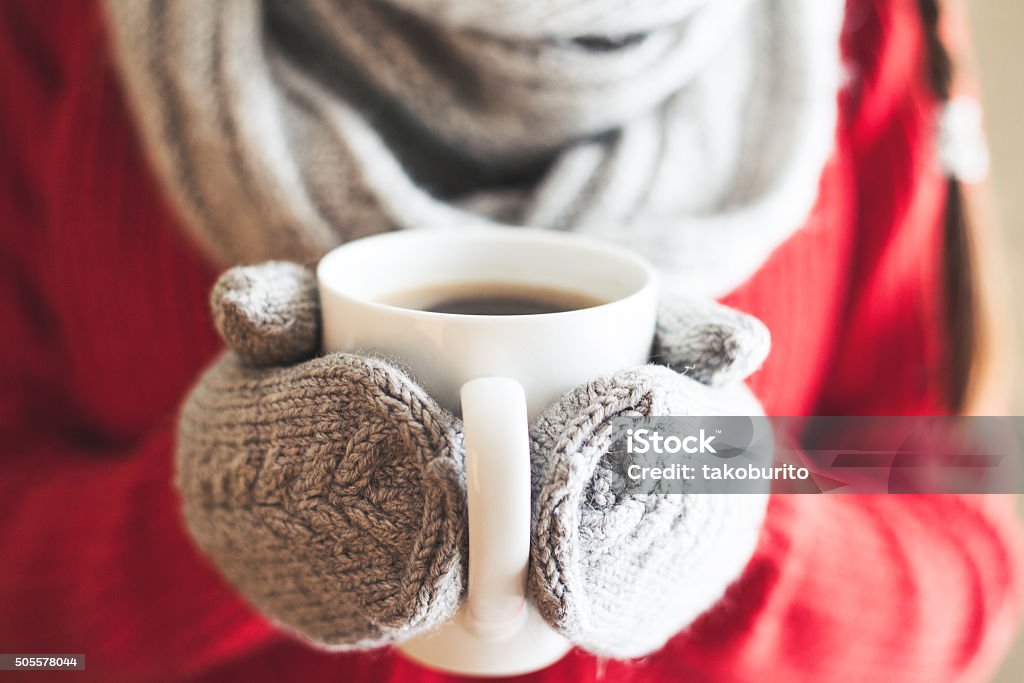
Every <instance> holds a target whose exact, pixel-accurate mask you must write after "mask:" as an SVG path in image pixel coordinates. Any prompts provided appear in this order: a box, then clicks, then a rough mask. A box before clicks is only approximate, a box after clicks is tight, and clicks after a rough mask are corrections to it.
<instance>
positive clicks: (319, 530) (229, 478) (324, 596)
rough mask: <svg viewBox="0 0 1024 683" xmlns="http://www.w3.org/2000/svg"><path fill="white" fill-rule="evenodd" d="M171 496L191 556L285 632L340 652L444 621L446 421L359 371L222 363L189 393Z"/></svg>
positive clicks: (460, 542) (458, 511)
mask: <svg viewBox="0 0 1024 683" xmlns="http://www.w3.org/2000/svg"><path fill="white" fill-rule="evenodd" d="M178 437H179V449H178V461H177V462H178V484H179V486H180V488H181V491H182V497H183V499H184V501H185V520H186V522H187V524H188V528H189V530H190V531H191V533H192V536H193V537H194V538H195V539H196V542H197V543H198V545H199V546H200V547H201V548H202V549H203V550H204V551H205V552H206V553H207V554H208V555H209V556H210V557H211V559H213V560H214V562H216V564H217V566H218V567H220V569H221V571H222V572H223V573H224V575H225V576H226V577H227V579H228V580H229V581H231V582H232V583H233V584H234V585H235V586H236V587H237V588H238V590H239V591H240V592H241V593H242V594H243V595H244V596H246V597H247V598H248V599H249V600H250V601H251V602H252V603H253V604H254V605H256V606H257V607H258V608H259V609H260V610H262V611H263V612H264V613H266V614H267V615H269V616H270V617H271V618H272V619H274V620H275V621H277V622H279V623H280V624H281V625H283V626H285V627H287V628H288V629H290V630H292V631H294V632H296V633H298V634H300V635H302V636H304V637H306V638H308V639H310V640H312V641H314V642H316V643H318V644H321V645H326V646H332V647H337V648H340V649H349V648H365V647H373V646H378V645H384V644H387V643H393V642H396V641H399V640H402V639H404V638H406V637H409V636H412V635H415V634H418V633H420V632H423V631H426V630H429V629H430V628H432V627H434V626H436V625H438V624H440V623H441V622H443V621H444V620H445V619H447V618H448V617H450V616H451V615H452V614H453V613H454V611H455V608H456V606H457V604H458V601H459V598H460V595H461V594H462V592H463V589H464V581H465V558H466V509H465V480H464V477H465V473H464V466H463V460H462V452H463V451H462V431H461V424H460V423H459V421H458V420H456V419H455V418H454V417H453V416H452V415H451V414H450V413H448V412H447V411H445V410H443V409H441V408H440V407H438V406H437V405H436V404H435V403H434V402H433V401H432V400H431V399H430V398H429V397H428V396H427V395H426V394H425V393H424V392H423V391H422V390H421V389H420V388H419V387H418V386H416V385H415V384H413V383H412V382H411V381H410V380H409V379H408V378H407V377H406V376H405V375H403V374H402V373H400V372H399V371H397V370H395V369H394V368H392V367H391V366H389V365H387V364H385V363H383V362H381V361H378V360H374V359H367V358H362V357H358V356H352V355H342V354H333V355H329V356H325V357H323V358H318V359H315V360H311V361H307V362H305V363H302V364H300V365H297V366H294V367H289V368H284V369H276V368H271V369H264V368H250V367H245V366H242V365H240V364H239V362H238V360H237V358H236V357H235V356H234V355H232V354H228V355H226V356H225V357H223V358H222V359H221V360H220V361H219V362H217V364H216V365H214V366H213V368H211V369H210V370H209V371H208V372H207V373H206V374H205V375H204V376H203V378H202V380H201V381H200V383H199V385H198V386H197V387H196V389H195V390H194V391H193V392H192V394H191V395H190V397H189V399H188V402H187V403H186V405H185V408H184V410H183V412H182V415H181V420H180V424H179V430H178Z"/></svg>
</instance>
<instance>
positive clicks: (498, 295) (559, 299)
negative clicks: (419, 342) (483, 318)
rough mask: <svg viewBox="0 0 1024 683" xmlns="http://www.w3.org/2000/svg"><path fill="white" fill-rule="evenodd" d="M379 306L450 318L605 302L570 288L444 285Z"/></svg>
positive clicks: (404, 293) (569, 308)
mask: <svg viewBox="0 0 1024 683" xmlns="http://www.w3.org/2000/svg"><path fill="white" fill-rule="evenodd" d="M379 302H380V303H383V304H387V305H389V306H398V307H400V308H410V309H414V310H418V311H427V312H430V313H449V314H453V315H539V314H545V313H565V312H566V311H577V310H581V309H584V308H593V307H594V306H600V305H602V304H606V303H608V300H607V299H602V298H600V297H596V296H593V295H591V294H586V293H583V292H580V291H575V290H571V289H562V288H558V287H548V286H544V285H532V284H526V283H522V282H466V283H443V284H435V285H430V286H427V287H418V288H416V289H411V290H405V291H401V292H397V293H393V294H389V295H386V296H383V297H381V298H380V299H379Z"/></svg>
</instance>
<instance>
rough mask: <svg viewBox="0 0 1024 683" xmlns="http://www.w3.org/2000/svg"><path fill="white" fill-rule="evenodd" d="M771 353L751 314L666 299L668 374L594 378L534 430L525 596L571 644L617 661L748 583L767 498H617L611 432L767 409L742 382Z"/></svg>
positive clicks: (660, 354) (663, 338)
mask: <svg viewBox="0 0 1024 683" xmlns="http://www.w3.org/2000/svg"><path fill="white" fill-rule="evenodd" d="M768 346H769V339H768V332H767V329H766V328H765V327H764V325H763V324H761V323H760V322H759V321H757V320H756V319H754V318H751V317H749V316H746V315H744V314H741V313H739V312H737V311H735V310H733V309H729V308H726V307H724V306H720V305H718V304H715V303H713V302H706V303H700V302H690V301H685V300H677V301H673V302H670V303H669V304H668V306H667V307H665V308H664V310H662V311H661V312H660V314H659V330H658V338H657V340H656V342H655V348H654V357H655V358H656V359H658V360H662V361H664V362H667V363H668V365H670V366H671V367H664V366H657V365H650V366H646V367H643V368H637V369H632V370H626V371H622V372H619V373H616V374H614V375H612V376H610V377H606V378H601V379H596V380H594V381H592V382H589V383H587V384H584V385H582V386H580V387H577V388H576V389H575V390H574V391H572V392H570V393H569V394H567V395H566V396H564V397H563V398H562V399H561V400H560V401H559V402H557V403H555V404H554V405H552V406H551V407H549V408H548V409H547V410H546V411H545V413H544V414H543V415H542V416H541V417H540V418H539V419H538V420H537V421H536V423H535V424H534V425H533V427H532V429H531V453H532V469H533V473H532V474H533V538H532V543H531V561H530V569H529V580H528V592H529V596H530V599H531V600H532V601H533V603H534V604H535V605H536V607H537V609H538V610H539V611H540V613H541V615H542V616H543V617H544V618H545V619H546V620H547V621H548V622H549V623H550V624H551V625H552V626H554V627H555V628H556V629H557V630H559V631H560V632H561V633H563V634H564V635H565V636H566V637H568V638H569V639H570V640H571V641H573V642H574V643H575V644H577V645H579V646H580V647H582V648H584V649H586V650H589V651H591V652H594V653H597V654H600V655H604V656H609V657H618V658H626V657H638V656H642V655H645V654H648V653H650V652H653V651H655V650H657V649H659V648H660V647H661V646H663V645H664V644H665V642H666V641H667V640H668V639H669V638H670V637H672V636H673V635H675V634H676V633H678V632H679V631H680V630H682V629H683V628H684V627H686V626H687V625H688V624H689V623H690V622H692V621H693V620H694V619H695V618H696V617H697V616H698V615H700V614H701V613H702V612H704V611H706V610H707V609H708V608H709V607H711V605H712V604H714V603H715V602H716V601H717V600H718V599H720V598H721V597H722V595H723V594H724V592H725V589H726V588H727V587H728V585H729V584H730V583H732V581H733V580H735V579H736V578H737V577H738V576H739V574H740V572H741V571H742V569H743V568H744V566H745V565H746V563H747V562H748V560H749V559H750V556H751V554H752V552H753V549H754V546H755V543H756V541H757V536H758V532H759V529H760V525H761V521H762V518H763V515H764V508H765V504H766V502H767V495H760V494H718V495H712V494H688V495H687V494H671V495H664V494H663V495H623V494H620V493H616V492H615V491H614V490H613V489H612V487H611V486H610V485H609V484H610V481H611V470H610V468H609V463H608V460H607V458H606V455H607V454H608V452H609V449H610V447H611V446H612V439H613V438H614V435H613V431H612V430H611V429H610V428H609V425H610V422H611V420H612V419H613V418H616V417H647V416H667V415H694V416H702V415H760V414H762V409H761V406H760V404H759V403H758V401H757V400H756V399H755V398H754V396H753V394H751V393H750V391H749V390H748V389H747V388H746V386H745V385H743V384H742V380H743V378H745V377H746V376H747V375H748V374H749V373H751V372H752V371H753V370H755V369H756V368H757V367H758V366H759V365H760V363H761V362H762V361H763V360H764V358H765V356H766V355H767V351H768ZM673 368H674V369H673ZM676 370H678V371H679V372H676ZM682 373H685V374H682Z"/></svg>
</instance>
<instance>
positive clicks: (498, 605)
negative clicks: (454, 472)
mask: <svg viewBox="0 0 1024 683" xmlns="http://www.w3.org/2000/svg"><path fill="white" fill-rule="evenodd" d="M460 400H461V403H462V422H463V429H464V433H465V444H466V492H467V507H468V512H469V595H468V598H467V601H466V602H467V608H468V609H467V614H466V622H467V626H468V627H469V628H470V629H471V630H472V631H473V632H474V633H476V634H477V635H478V636H480V637H483V638H487V639H493V640H499V639H502V638H505V637H508V636H510V635H511V634H513V633H515V632H516V631H517V630H518V629H519V628H520V627H521V626H522V624H523V621H524V620H525V618H526V611H527V610H526V570H527V563H528V562H529V558H530V514H531V513H530V438H529V425H528V421H527V414H526V396H525V394H524V393H523V388H522V386H520V384H519V383H518V382H516V381H515V380H513V379H509V378H506V377H482V378H479V379H474V380H471V381H469V382H466V384H464V385H463V386H462V390H461V392H460Z"/></svg>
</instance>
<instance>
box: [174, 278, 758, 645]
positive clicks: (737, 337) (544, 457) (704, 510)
mask: <svg viewBox="0 0 1024 683" xmlns="http://www.w3.org/2000/svg"><path fill="white" fill-rule="evenodd" d="M312 280H313V276H312V274H311V273H310V272H309V271H307V270H305V269H303V268H301V267H300V266H298V265H295V264H288V263H282V262H271V263H267V264H262V265H259V266H250V267H239V268H234V269H231V270H229V271H227V272H226V273H225V274H224V275H222V276H221V278H220V280H219V281H218V282H217V284H216V286H215V287H214V290H213V293H212V294H211V303H212V306H213V314H214V319H215V320H216V321H217V327H218V329H219V330H220V331H221V333H222V334H223V336H224V338H225V341H226V342H227V343H228V344H229V346H231V347H232V349H233V350H234V353H229V354H228V355H226V356H225V357H223V358H222V359H221V360H220V361H218V362H217V364H216V365H214V367H213V368H212V369H210V370H209V371H208V372H207V373H206V374H205V375H204V376H203V378H202V379H201V380H200V382H199V384H198V385H197V387H196V388H195V389H194V390H193V392H192V393H191V395H190V397H189V399H188V402H187V403H186V405H185V409H184V410H183V412H182V416H181V420H180V423H179V452H178V468H179V485H180V487H181V490H182V496H183V498H184V500H185V517H186V521H187V523H188V526H189V530H190V531H191V533H192V535H193V537H194V538H195V539H196V541H197V543H198V544H199V546H200V547H201V548H202V549H203V550H204V551H205V552H206V553H207V554H208V555H209V556H210V558H211V559H212V560H213V561H214V562H215V563H216V564H217V565H218V566H219V567H220V569H221V571H222V572H223V573H224V575H225V576H226V577H227V578H228V580H229V581H231V582H232V583H233V584H234V585H235V586H236V587H237V588H238V590H239V591H240V592H241V593H242V594H243V595H245V596H246V597H247V598H248V599H249V600H250V601H251V602H252V603H253V604H255V605H256V606H257V607H259V608H260V609H261V610H262V611H264V612H265V613H266V614H268V615H269V616H270V617H272V618H273V619H275V620H277V621H278V622H280V623H281V624H282V625H284V626H285V627H287V628H289V629H291V630H293V631H295V632H297V633H299V634H301V635H302V636H304V637H306V638H308V639H310V640H312V641H314V642H316V643H319V644H322V645H327V646H331V647H335V648H341V649H346V648H367V647H374V646H378V645H383V644H387V643H394V642H399V641H401V640H403V639H405V638H407V637H410V636H413V635H416V634H418V633H421V632H423V631H426V630H429V629H430V628H431V627H433V626H436V625H438V624H439V623H441V622H442V621H443V620H444V619H446V618H447V617H449V616H450V615H451V614H453V612H454V610H455V608H456V606H457V604H458V601H459V599H460V596H461V594H462V592H463V579H464V567H465V558H466V551H467V549H466V538H467V534H466V523H467V521H466V508H465V482H464V476H465V473H464V470H463V444H462V431H461V424H460V423H459V421H458V420H457V419H456V418H455V417H453V416H452V415H451V414H449V413H448V412H446V411H444V410H443V409H441V408H440V407H438V406H437V405H436V404H435V403H434V402H433V401H432V400H431V399H430V398H429V397H428V396H427V395H426V394H425V393H424V392H423V391H422V390H421V389H420V388H419V387H418V386H416V385H415V384H414V383H413V382H412V381H411V380H410V379H409V378H408V377H406V376H405V375H404V374H403V373H402V372H401V371H400V370H398V369H396V368H394V367H393V366H391V365H389V364H388V363H387V362H385V361H383V360H379V359H375V358H366V357H362V356H357V355H352V354H331V355H327V356H324V357H322V358H317V359H314V360H307V361H304V362H300V363H298V364H297V365H294V366H292V367H287V368H277V367H266V366H267V365H270V364H276V363H279V362H282V361H284V360H285V359H288V358H291V359H299V360H301V359H303V358H307V357H308V356H309V355H311V354H312V353H314V352H315V349H316V346H317V337H316V335H315V333H314V332H315V330H317V329H318V326H317V324H316V323H315V321H316V320H318V319H319V301H318V298H317V296H316V291H315V287H314V286H312V284H311V283H312ZM661 316H662V322H661V323H659V326H658V336H657V338H656V340H655V343H654V348H655V350H656V351H658V353H660V354H662V355H663V356H664V357H663V360H664V361H666V362H668V363H669V364H671V365H673V366H675V367H682V368H683V369H684V371H686V372H688V373H690V374H680V373H678V372H675V371H673V370H672V369H670V368H668V367H664V366H647V367H644V368H638V369H634V370H627V371H623V372H620V373H617V374H615V375H613V376H611V377H607V378H601V379H597V380H594V381H592V382H589V383H587V384H585V385H583V386H581V387H578V388H576V389H575V390H574V391H572V392H570V393H568V394H567V395H566V396H565V397H563V398H562V399H561V400H560V401H558V402H557V403H555V404H554V405H552V406H551V407H550V408H549V409H548V410H546V411H545V413H544V414H543V415H542V416H541V417H540V418H539V419H538V420H537V422H536V423H535V424H534V425H533V427H532V430H531V462H532V466H531V467H532V472H531V473H532V482H533V538H532V546H531V566H530V569H529V594H530V598H531V599H532V600H533V601H534V602H535V603H536V604H537V606H538V609H539V610H540V612H541V614H542V615H543V616H544V618H545V619H547V620H548V621H549V622H550V623H551V624H552V625H553V626H555V627H556V628H557V629H559V630H560V631H561V632H563V633H564V634H565V635H567V636H568V637H569V638H570V639H571V640H572V641H573V642H575V643H576V644H578V645H580V646H582V647H584V648H586V649H588V650H591V651H593V652H597V653H600V654H604V655H609V656H614V657H632V656H638V655H642V654H645V653H647V652H651V651H653V650H655V649H658V648H659V647H660V646H661V645H662V644H664V642H665V641H666V640H667V639H668V638H669V637H671V636H672V635H674V634H675V633H676V632H678V631H679V630H680V629H681V628H682V627H684V626H685V625H686V624H688V623H689V622H690V621H692V620H693V619H694V618H695V617H696V616H697V615H698V614H700V613H701V612H703V611H704V610H706V609H707V608H708V607H710V606H711V605H712V604H713V603H714V602H715V601H716V600H717V599H718V598H719V597H720V596H721V595H722V593H723V591H724V590H725V587H726V586H727V585H728V584H729V583H730V582H731V580H732V579H733V578H735V576H736V575H737V574H738V573H739V571H740V569H741V568H742V567H743V565H744V564H745V563H746V561H747V559H748V558H749V556H750V553H751V552H752V551H753V544H754V541H755V539H756V537H757V530H758V529H759V527H760V523H761V518H762V514H763V509H764V502H765V501H764V499H763V498H762V497H759V496H707V495H704V496H680V495H669V496H664V495H663V496H616V495H615V494H613V493H612V492H611V491H610V489H609V486H608V484H609V477H610V474H611V473H610V470H609V469H608V467H607V465H606V463H605V460H604V458H605V456H606V455H607V453H608V451H609V449H610V447H611V445H612V444H611V439H610V436H611V435H610V430H609V423H610V420H611V419H613V418H615V417H619V416H637V417H640V416H656V415H733V414H737V415H753V414H759V413H760V412H761V409H760V406H759V404H758V402H757V401H756V399H754V397H753V395H752V394H750V392H749V391H748V390H747V389H746V387H745V386H744V385H743V384H742V383H741V380H742V379H743V378H744V377H746V375H747V374H749V373H750V372H752V371H753V370H755V369H756V367H757V365H758V364H759V363H760V360H762V359H763V358H764V357H765V355H766V354H767V350H768V344H769V341H768V336H767V331H766V330H765V329H764V327H763V325H761V324H760V323H759V322H757V321H756V320H755V319H753V318H751V317H750V316H747V315H745V314H742V313H740V312H738V311H735V310H733V309H729V308H727V307H724V306H721V305H718V304H716V303H714V302H709V301H701V300H697V299H682V298H676V299H671V300H668V301H666V302H665V304H664V306H663V310H662V314H661ZM241 359H246V361H245V362H246V363H247V364H243V362H242V361H241ZM696 378H700V379H704V380H705V381H706V384H702V383H700V382H698V381H696ZM730 378H731V381H728V382H727V381H725V380H727V379H730ZM713 383H714V384H716V386H710V385H711V384H713ZM717 384H721V386H718V385H717ZM684 588H685V590H684Z"/></svg>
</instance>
